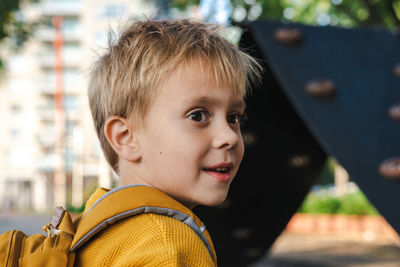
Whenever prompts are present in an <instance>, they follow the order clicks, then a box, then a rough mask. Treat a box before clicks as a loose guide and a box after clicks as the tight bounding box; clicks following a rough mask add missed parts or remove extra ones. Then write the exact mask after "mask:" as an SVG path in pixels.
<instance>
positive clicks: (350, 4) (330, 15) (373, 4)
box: [171, 0, 400, 29]
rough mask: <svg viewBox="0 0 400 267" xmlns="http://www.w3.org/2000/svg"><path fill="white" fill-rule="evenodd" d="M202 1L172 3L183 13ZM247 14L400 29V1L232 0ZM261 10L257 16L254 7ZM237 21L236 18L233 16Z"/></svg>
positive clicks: (260, 17)
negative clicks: (187, 8) (253, 12)
mask: <svg viewBox="0 0 400 267" xmlns="http://www.w3.org/2000/svg"><path fill="white" fill-rule="evenodd" d="M199 2H200V1H199V0H171V3H172V6H173V7H177V8H179V9H181V10H183V9H185V8H186V6H188V5H195V4H198V3H199ZM231 3H232V5H233V6H234V7H235V8H236V9H242V10H243V9H244V10H245V11H246V16H245V19H247V20H251V19H255V18H258V19H270V20H283V21H292V22H299V23H305V24H312V25H337V26H341V27H354V26H362V27H364V26H367V27H384V28H387V29H393V28H395V27H399V26H400V0H256V1H248V0H231ZM256 6H258V7H261V9H262V12H260V13H259V14H258V15H257V17H254V15H251V13H252V10H253V9H254V7H256ZM233 19H234V20H235V16H233Z"/></svg>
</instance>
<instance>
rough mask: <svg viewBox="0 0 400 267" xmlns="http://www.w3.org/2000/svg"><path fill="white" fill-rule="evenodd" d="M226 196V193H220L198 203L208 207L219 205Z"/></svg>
mask: <svg viewBox="0 0 400 267" xmlns="http://www.w3.org/2000/svg"><path fill="white" fill-rule="evenodd" d="M226 197H227V194H221V195H219V196H214V197H212V198H209V199H206V200H204V201H202V203H199V205H202V206H208V207H214V206H219V205H221V204H222V203H223V202H224V201H225V199H226Z"/></svg>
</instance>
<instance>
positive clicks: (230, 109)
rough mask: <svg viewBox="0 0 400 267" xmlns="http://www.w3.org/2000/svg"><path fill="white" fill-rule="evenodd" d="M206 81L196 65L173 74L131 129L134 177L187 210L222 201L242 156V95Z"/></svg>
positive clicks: (208, 80)
mask: <svg viewBox="0 0 400 267" xmlns="http://www.w3.org/2000/svg"><path fill="white" fill-rule="evenodd" d="M205 77H208V76H206V75H202V71H201V69H200V67H198V66H197V65H193V66H192V67H190V68H185V69H184V68H182V70H180V71H176V72H174V73H173V74H172V75H171V76H170V77H168V78H167V79H166V81H165V82H164V83H163V84H162V85H161V86H160V88H159V90H160V91H159V92H157V93H158V94H157V95H156V97H155V99H154V100H153V102H152V104H151V106H150V108H149V110H148V113H147V115H146V116H145V118H144V122H143V126H142V127H141V128H140V129H138V130H137V131H136V137H137V140H138V144H139V149H140V151H141V155H142V157H141V160H140V163H139V165H140V167H139V169H138V170H139V171H138V173H135V174H134V175H137V176H138V177H136V179H139V180H140V181H141V182H143V183H144V184H149V185H151V186H154V187H156V188H158V189H160V190H162V191H164V192H166V193H167V194H169V195H170V196H172V197H173V198H175V199H176V200H178V201H180V202H181V203H183V204H185V205H186V206H187V207H189V208H192V207H194V206H196V205H198V204H202V205H218V204H220V203H222V202H223V201H224V200H225V198H226V195H227V193H228V190H229V185H230V183H231V182H232V180H233V178H234V176H235V175H236V172H237V170H238V168H239V165H240V162H241V160H242V157H243V153H244V145H243V140H242V135H241V132H240V120H241V116H242V115H243V112H244V109H245V104H244V101H243V96H242V95H241V94H239V93H234V92H233V91H232V90H231V89H230V88H228V87H224V86H217V84H216V82H215V81H214V80H213V79H211V78H210V79H207V78H205ZM210 77H211V75H210Z"/></svg>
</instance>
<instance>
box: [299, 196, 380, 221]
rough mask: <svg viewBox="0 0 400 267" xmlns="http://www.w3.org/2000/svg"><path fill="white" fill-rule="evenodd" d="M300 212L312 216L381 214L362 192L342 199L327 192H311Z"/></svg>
mask: <svg viewBox="0 0 400 267" xmlns="http://www.w3.org/2000/svg"><path fill="white" fill-rule="evenodd" d="M298 212H301V213H311V214H356V215H378V214H379V213H378V211H377V210H376V209H375V207H373V206H372V205H371V203H370V202H369V201H368V199H367V198H366V197H365V195H364V194H363V193H362V192H361V191H360V190H357V191H355V192H352V193H349V194H346V195H344V196H342V197H336V196H333V195H332V194H331V193H330V192H329V191H327V190H320V191H318V192H311V193H310V194H308V196H307V197H306V199H305V200H304V202H303V203H302V205H301V207H300V209H299V210H298Z"/></svg>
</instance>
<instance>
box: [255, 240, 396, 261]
mask: <svg viewBox="0 0 400 267" xmlns="http://www.w3.org/2000/svg"><path fill="white" fill-rule="evenodd" d="M366 239H367V240H368V238H367V237H366V238H356V239H355V238H354V237H349V236H340V235H335V236H334V235H310V234H308V235H304V234H302V235H300V234H292V233H283V234H282V235H281V236H280V237H279V238H278V239H277V241H276V242H275V244H274V246H273V247H272V249H271V251H270V253H269V255H268V257H266V258H265V259H263V260H261V261H260V262H258V263H256V264H254V265H252V266H251V267H341V266H343V267H360V266H365V267H399V266H400V244H399V242H394V241H393V240H392V241H389V240H379V239H375V240H369V241H366Z"/></svg>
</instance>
